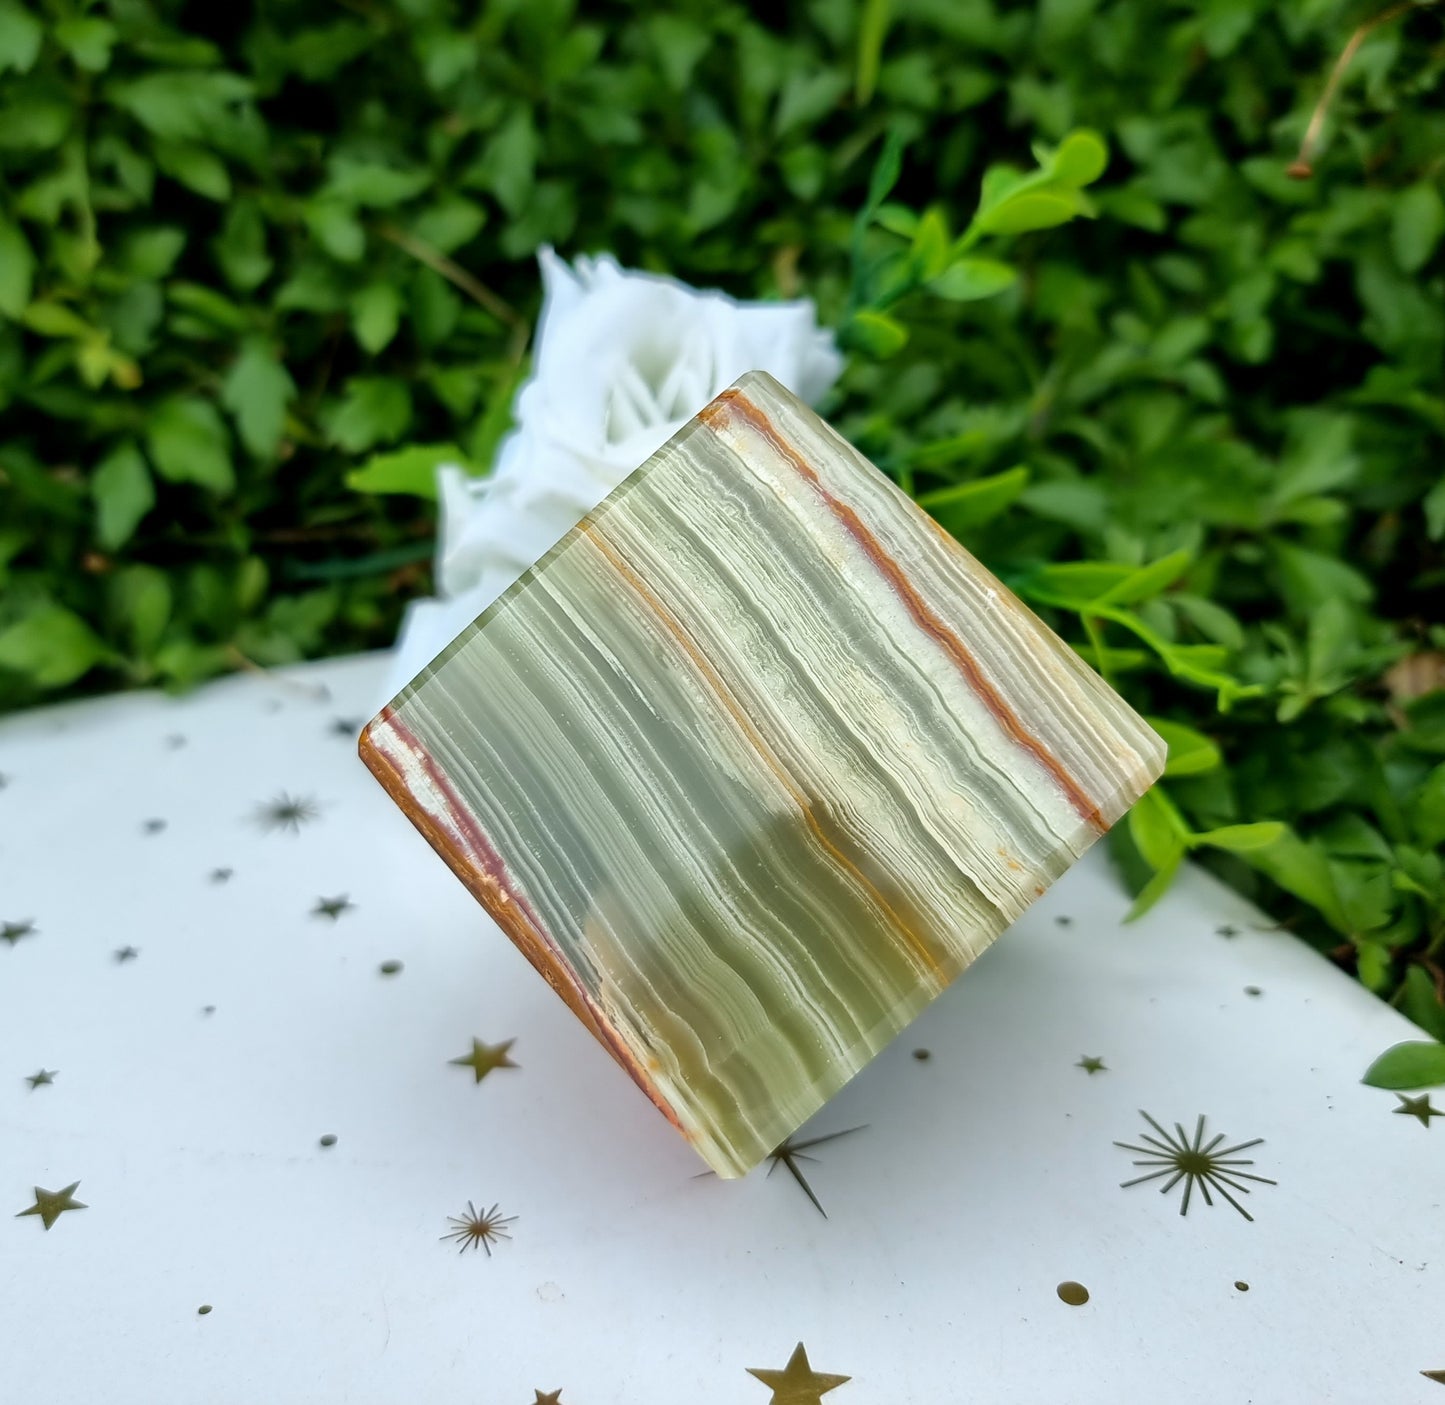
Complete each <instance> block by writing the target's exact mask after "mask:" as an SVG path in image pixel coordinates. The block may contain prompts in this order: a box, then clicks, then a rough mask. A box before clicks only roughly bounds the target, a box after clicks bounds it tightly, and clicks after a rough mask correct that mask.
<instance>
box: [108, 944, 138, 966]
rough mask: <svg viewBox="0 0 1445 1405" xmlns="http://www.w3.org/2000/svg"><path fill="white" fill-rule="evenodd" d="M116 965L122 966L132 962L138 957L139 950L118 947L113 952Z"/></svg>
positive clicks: (131, 947) (130, 947)
mask: <svg viewBox="0 0 1445 1405" xmlns="http://www.w3.org/2000/svg"><path fill="white" fill-rule="evenodd" d="M114 955H115V959H116V961H117V962H118V963H120V964H122V965H123V964H124V963H125V962H127V961H134V960H135V959H136V957H137V956H139V955H140V948H139V947H134V946H119V947H117V948H116V949H115V952H114Z"/></svg>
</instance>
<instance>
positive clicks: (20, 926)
mask: <svg viewBox="0 0 1445 1405" xmlns="http://www.w3.org/2000/svg"><path fill="white" fill-rule="evenodd" d="M34 935H35V923H34V922H31V921H28V920H27V921H25V922H5V923H0V942H4V943H5V944H6V945H7V946H14V945H15V943H16V942H18V941H19V940H20V939H21V938H22V937H33V936H34Z"/></svg>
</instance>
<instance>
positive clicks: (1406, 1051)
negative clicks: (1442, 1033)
mask: <svg viewBox="0 0 1445 1405" xmlns="http://www.w3.org/2000/svg"><path fill="white" fill-rule="evenodd" d="M1360 1082H1362V1083H1365V1084H1368V1085H1369V1086H1370V1087H1371V1088H1389V1089H1391V1090H1395V1089H1409V1088H1434V1087H1436V1086H1437V1085H1439V1084H1442V1083H1445V1044H1435V1043H1427V1042H1426V1041H1425V1040H1409V1041H1407V1042H1406V1043H1403V1044H1396V1045H1393V1046H1392V1047H1391V1048H1389V1049H1386V1050H1385V1052H1384V1053H1383V1054H1381V1055H1380V1057H1379V1058H1378V1059H1376V1060H1375V1062H1374V1063H1372V1064H1371V1065H1370V1066H1369V1068H1367V1069H1366V1070H1365V1076H1364V1077H1363V1078H1362V1079H1361V1080H1360Z"/></svg>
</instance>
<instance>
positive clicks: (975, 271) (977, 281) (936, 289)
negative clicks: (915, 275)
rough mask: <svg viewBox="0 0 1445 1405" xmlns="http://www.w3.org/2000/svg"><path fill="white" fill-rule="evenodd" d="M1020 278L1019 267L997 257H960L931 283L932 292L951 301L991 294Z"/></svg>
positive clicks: (964, 300)
mask: <svg viewBox="0 0 1445 1405" xmlns="http://www.w3.org/2000/svg"><path fill="white" fill-rule="evenodd" d="M1017 281H1018V270H1017V269H1015V268H1013V267H1012V265H1010V264H1006V263H1000V262H998V260H996V259H973V258H965V259H959V260H958V261H957V262H956V263H954V264H952V265H950V266H949V267H948V268H947V269H945V270H944V271H943V272H942V273H941V274H940V275H939V276H938V277H937V278H935V279H933V280H932V282H930V283H929V284H928V289H929V291H930V292H932V293H935V294H937V296H939V297H941V298H947V299H948V300H949V301H950V302H975V301H977V300H978V299H980V298H991V297H993V296H995V295H996V294H998V293H1001V292H1003V291H1004V290H1005V289H1006V288H1011V287H1013V285H1014V284H1015V283H1016V282H1017Z"/></svg>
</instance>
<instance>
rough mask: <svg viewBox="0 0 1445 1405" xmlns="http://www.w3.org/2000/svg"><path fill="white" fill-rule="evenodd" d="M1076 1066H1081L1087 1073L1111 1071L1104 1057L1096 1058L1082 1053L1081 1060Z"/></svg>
mask: <svg viewBox="0 0 1445 1405" xmlns="http://www.w3.org/2000/svg"><path fill="white" fill-rule="evenodd" d="M1074 1067H1075V1068H1081V1069H1083V1070H1084V1072H1085V1073H1088V1074H1095V1073H1108V1071H1109V1070H1108V1067H1107V1066H1106V1065H1105V1063H1104V1061H1103V1059H1096V1058H1093V1057H1091V1056H1090V1055H1088V1054H1082V1055H1080V1057H1079V1061H1078V1063H1076V1064H1075V1065H1074Z"/></svg>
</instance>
